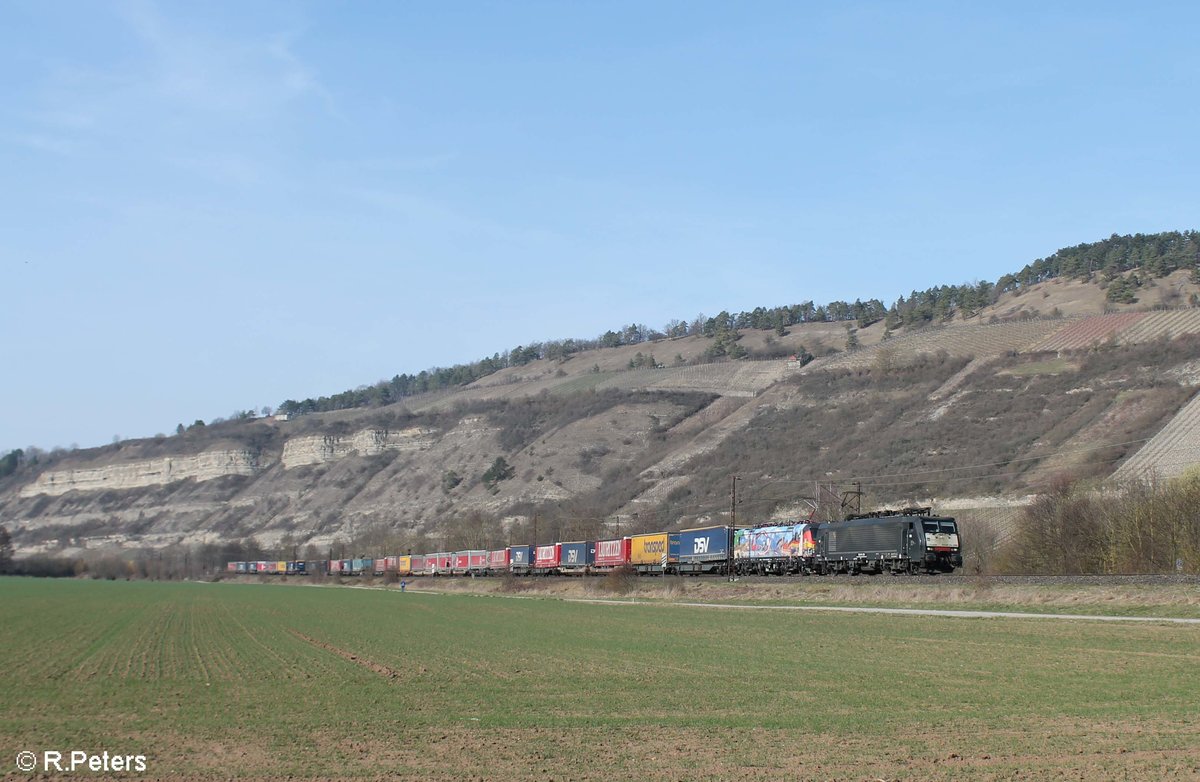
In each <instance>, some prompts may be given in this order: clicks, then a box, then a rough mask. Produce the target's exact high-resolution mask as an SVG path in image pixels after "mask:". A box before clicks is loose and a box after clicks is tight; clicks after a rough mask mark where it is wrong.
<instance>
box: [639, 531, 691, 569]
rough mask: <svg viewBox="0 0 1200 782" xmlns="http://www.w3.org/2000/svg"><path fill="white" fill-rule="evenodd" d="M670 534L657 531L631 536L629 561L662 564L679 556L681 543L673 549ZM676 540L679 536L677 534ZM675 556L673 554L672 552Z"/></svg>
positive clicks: (641, 563) (640, 563)
mask: <svg viewBox="0 0 1200 782" xmlns="http://www.w3.org/2000/svg"><path fill="white" fill-rule="evenodd" d="M669 537H670V536H669V535H668V534H667V533H665V532H655V533H652V534H650V535H634V536H632V537H630V538H629V562H630V564H633V565H661V564H663V563H664V562H673V561H675V559H677V558H678V554H679V544H678V543H676V544H675V551H674V552H672V551H671V546H670V541H669ZM675 537H676V540H678V538H679V536H678V535H676V536H675ZM672 553H673V554H674V555H675V556H671V554H672Z"/></svg>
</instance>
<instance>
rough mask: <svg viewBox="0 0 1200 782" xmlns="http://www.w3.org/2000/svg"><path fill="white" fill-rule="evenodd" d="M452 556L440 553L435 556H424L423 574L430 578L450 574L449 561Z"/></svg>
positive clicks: (443, 552)
mask: <svg viewBox="0 0 1200 782" xmlns="http://www.w3.org/2000/svg"><path fill="white" fill-rule="evenodd" d="M452 559H453V555H452V554H450V553H448V552H445V551H440V552H438V553H436V554H426V555H425V572H426V573H428V574H429V575H431V576H434V575H440V574H445V573H449V572H450V561H451V560H452Z"/></svg>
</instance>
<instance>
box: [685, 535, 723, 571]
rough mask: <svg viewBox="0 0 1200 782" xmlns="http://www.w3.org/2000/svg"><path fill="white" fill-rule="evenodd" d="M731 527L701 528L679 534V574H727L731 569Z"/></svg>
mask: <svg viewBox="0 0 1200 782" xmlns="http://www.w3.org/2000/svg"><path fill="white" fill-rule="evenodd" d="M730 531H731V530H730V528H729V527H701V528H700V529H685V530H684V531H683V532H680V533H679V563H678V564H677V565H676V566H675V572H677V573H692V574H695V573H725V572H727V571H728V569H729V543H730Z"/></svg>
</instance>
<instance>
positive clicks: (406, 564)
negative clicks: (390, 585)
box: [396, 557, 412, 576]
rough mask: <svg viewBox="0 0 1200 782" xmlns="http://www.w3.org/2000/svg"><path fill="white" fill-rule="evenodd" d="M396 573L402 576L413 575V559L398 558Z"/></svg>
mask: <svg viewBox="0 0 1200 782" xmlns="http://www.w3.org/2000/svg"><path fill="white" fill-rule="evenodd" d="M396 572H397V573H399V574H400V575H402V576H407V575H409V574H411V573H412V557H396Z"/></svg>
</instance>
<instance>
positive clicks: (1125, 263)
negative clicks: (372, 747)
mask: <svg viewBox="0 0 1200 782" xmlns="http://www.w3.org/2000/svg"><path fill="white" fill-rule="evenodd" d="M1198 268H1200V233H1198V232H1196V231H1183V232H1179V231H1169V232H1166V233H1159V234H1150V235H1146V234H1134V235H1132V236H1117V235H1116V234H1113V235H1112V236H1111V237H1109V238H1108V239H1105V240H1103V241H1100V242H1093V243H1090V244H1080V245H1076V246H1075V247H1067V248H1063V249H1061V250H1059V251H1058V252H1056V253H1054V254H1053V255H1051V256H1049V257H1047V258H1039V259H1038V260H1036V261H1034V262H1033V263H1031V264H1028V265H1027V266H1026V267H1025V268H1024V269H1022V270H1021V271H1020V272H1017V273H1016V274H1005V275H1004V276H1003V277H1001V278H1000V279H999V280H997V281H996V282H995V283H991V282H986V281H985V282H974V283H966V284H963V285H940V286H936V287H932V288H927V289H925V290H923V291H913V292H912V293H911V294H909V296H908V297H907V298H906V297H904V296H901V297H900V298H899V299H897V300H896V302H895V303H894V304H893V305H892V306H891V307H887V306H885V305H884V303H883V302H881V301H879V300H878V299H870V300H868V301H865V302H864V301H861V300H856V301H854V302H845V301H834V302H830V303H829V304H825V305H815V304H814V303H813V302H811V301H806V302H803V303H800V304H792V305H788V306H779V307H756V308H755V309H753V310H750V311H747V312H738V313H730V312H721V313H720V314H718V315H716V316H714V317H707V316H705V315H703V314H701V315H698V316H697V317H695V318H693V319H691V320H678V319H673V320H671V321H669V322H668V323H667V324H666V325H665V326H664V327H663V328H662V329H661V330H659V329H653V328H649V327H647V326H645V325H644V324H637V323H634V324H630V325H628V326H624V327H622V328H620V329H618V330H615V331H614V330H610V331H606V332H605V333H604V334H602V335H600V336H599V337H596V338H595V339H563V340H550V341H548V342H534V343H531V344H529V345H518V346H517V347H515V348H513V349H512V350H509V351H507V352H505V353H495V354H493V355H492V356H491V357H489V358H483V359H480V360H479V361H474V362H471V363H469V364H458V365H455V366H452V367H434V368H433V369H428V370H424V371H422V372H418V373H417V374H415V375H410V374H403V375H396V376H395V377H393V378H392V379H391V380H386V381H381V382H379V383H376V384H375V385H372V386H361V387H359V388H356V389H352V390H349V391H343V392H342V393H340V394H334V395H332V396H323V397H318V398H316V399H312V398H310V399H304V400H301V401H296V400H294V399H289V400H287V401H285V402H283V404H281V405H280V406H279V410H278V411H279V412H280V413H285V414H287V415H301V414H305V413H318V412H328V411H331V410H345V409H349V408H357V407H371V406H378V405H386V404H390V403H392V402H398V401H400V400H402V399H404V398H405V397H410V396H414V395H416V394H422V393H426V392H429V391H438V390H442V389H447V388H454V387H457V386H463V385H466V384H468V383H471V382H474V381H476V380H478V379H480V378H482V377H486V376H488V375H490V374H493V373H494V372H498V371H500V370H501V369H506V368H508V367H514V366H522V365H525V364H528V363H530V362H533V361H537V360H539V359H550V360H564V359H567V358H570V357H571V356H573V355H575V354H578V353H582V352H585V351H589V350H598V349H600V348H612V347H619V346H622V345H637V344H641V343H643V342H653V341H657V340H661V339H669V338H675V337H687V336H705V337H711V338H714V339H715V340H716V346H717V349H715V350H710V351H707V353H706V359H708V360H716V359H718V358H722V357H728V358H735V359H736V358H741V357H743V356H745V355H746V351H744V350H740V349H739V348H738V346H736V345H735V344H734V343H735V342H736V334H735V332H737V331H738V330H744V329H760V330H768V329H773V330H775V331H776V332H777V333H778V334H780V335H783V334H784V333H785V332H786V330H787V328H788V327H789V326H795V325H799V324H803V323H829V322H847V323H851V322H853V323H856V324H857V325H858V326H859V327H865V326H868V325H870V324H872V323H875V322H877V321H879V320H883V319H886V321H887V326H888V328H889V329H895V328H901V327H908V328H913V327H920V326H923V325H927V324H931V323H938V322H943V321H946V320H949V319H950V318H953V317H955V316H957V315H966V316H970V315H973V314H975V313H976V312H978V311H979V310H981V309H982V308H984V307H986V306H988V305H990V304H993V303H994V302H995V301H996V299H997V298H998V297H999V296H1000V294H1002V293H1008V292H1013V291H1020V290H1021V289H1023V288H1027V287H1028V286H1030V285H1034V284H1037V283H1039V282H1045V281H1047V280H1050V279H1053V278H1056V277H1067V278H1077V279H1090V278H1091V277H1092V276H1093V275H1101V276H1102V277H1103V279H1104V280H1105V281H1106V282H1108V281H1112V283H1113V284H1111V285H1109V286H1108V289H1107V290H1108V297H1109V299H1110V300H1111V301H1117V302H1130V301H1133V292H1132V288H1135V287H1136V286H1137V285H1140V284H1141V282H1140V280H1136V279H1135V280H1133V281H1132V282H1131V281H1129V280H1125V279H1123V278H1120V275H1122V274H1124V273H1125V272H1129V271H1132V270H1134V269H1138V270H1140V271H1141V272H1142V273H1143V274H1145V275H1146V276H1147V277H1151V278H1152V277H1162V276H1165V275H1167V274H1170V273H1171V272H1174V271H1177V270H1179V269H1191V270H1193V271H1195V270H1197V269H1198Z"/></svg>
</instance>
